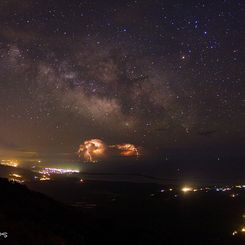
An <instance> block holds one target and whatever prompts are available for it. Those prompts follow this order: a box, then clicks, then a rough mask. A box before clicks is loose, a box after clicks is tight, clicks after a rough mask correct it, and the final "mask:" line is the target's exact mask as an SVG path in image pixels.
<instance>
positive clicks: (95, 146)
mask: <svg viewBox="0 0 245 245" xmlns="http://www.w3.org/2000/svg"><path fill="white" fill-rule="evenodd" d="M105 149H106V146H105V143H104V142H103V141H102V140H100V139H91V140H86V141H84V143H83V144H82V145H80V147H79V150H78V155H79V157H83V158H84V159H85V160H86V161H88V162H96V161H97V160H98V159H99V158H100V157H102V156H103V155H104V153H105Z"/></svg>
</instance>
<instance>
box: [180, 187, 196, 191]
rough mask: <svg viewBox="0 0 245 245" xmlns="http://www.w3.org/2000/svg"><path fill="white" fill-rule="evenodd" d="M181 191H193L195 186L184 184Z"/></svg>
mask: <svg viewBox="0 0 245 245" xmlns="http://www.w3.org/2000/svg"><path fill="white" fill-rule="evenodd" d="M181 191H183V192H190V191H193V188H192V187H187V186H184V187H183V188H182V189H181Z"/></svg>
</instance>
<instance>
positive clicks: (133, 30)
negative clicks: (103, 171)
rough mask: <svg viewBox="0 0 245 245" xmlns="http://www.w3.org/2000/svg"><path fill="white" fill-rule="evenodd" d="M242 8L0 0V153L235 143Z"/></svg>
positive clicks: (232, 4) (239, 117)
mask: <svg viewBox="0 0 245 245" xmlns="http://www.w3.org/2000/svg"><path fill="white" fill-rule="evenodd" d="M244 16H245V2H244V1H239V0H230V1H229V0H227V1H225V0H223V1H221V0H217V1H160V0H152V1H146V0H145V1H137V0H136V1H81V0H80V1H78V0H71V1H64V0H60V1H51V0H50V1H31V0H22V1H21V3H20V2H19V1H17V0H3V1H1V2H0V23H1V28H0V105H1V107H0V118H1V120H0V133H1V134H0V148H1V150H2V151H5V150H6V151H8V150H11V151H13V150H18V151H19V150H20V151H27V152H47V151H54V152H74V151H76V150H77V148H78V145H79V144H80V143H81V142H83V141H84V140H86V139H90V138H99V139H103V140H104V141H106V142H107V143H108V144H118V143H127V142H130V143H133V144H136V145H139V146H142V147H145V148H146V149H149V150H150V151H151V152H154V151H157V150H159V149H164V148H171V147H172V148H185V147H188V148H194V147H203V146H205V147H221V148H230V149H235V148H239V147H240V146H241V145H242V142H243V141H244V109H245V108H244V102H245V100H244V98H245V97H244V91H245V82H244V41H245V40H244V37H245V30H244V23H245V22H244V18H245V17H244Z"/></svg>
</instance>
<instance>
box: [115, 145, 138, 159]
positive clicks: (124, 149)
mask: <svg viewBox="0 0 245 245" xmlns="http://www.w3.org/2000/svg"><path fill="white" fill-rule="evenodd" d="M110 147H111V148H116V149H118V150H120V155H121V156H124V157H129V156H137V157H138V156H139V150H138V149H137V147H136V146H135V145H133V144H129V143H128V144H119V145H111V146H110Z"/></svg>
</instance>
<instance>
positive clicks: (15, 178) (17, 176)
mask: <svg viewBox="0 0 245 245" xmlns="http://www.w3.org/2000/svg"><path fill="white" fill-rule="evenodd" d="M8 179H9V180H10V181H13V182H18V183H23V182H24V180H23V177H22V175H20V174H16V173H11V174H9V178H8Z"/></svg>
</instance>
